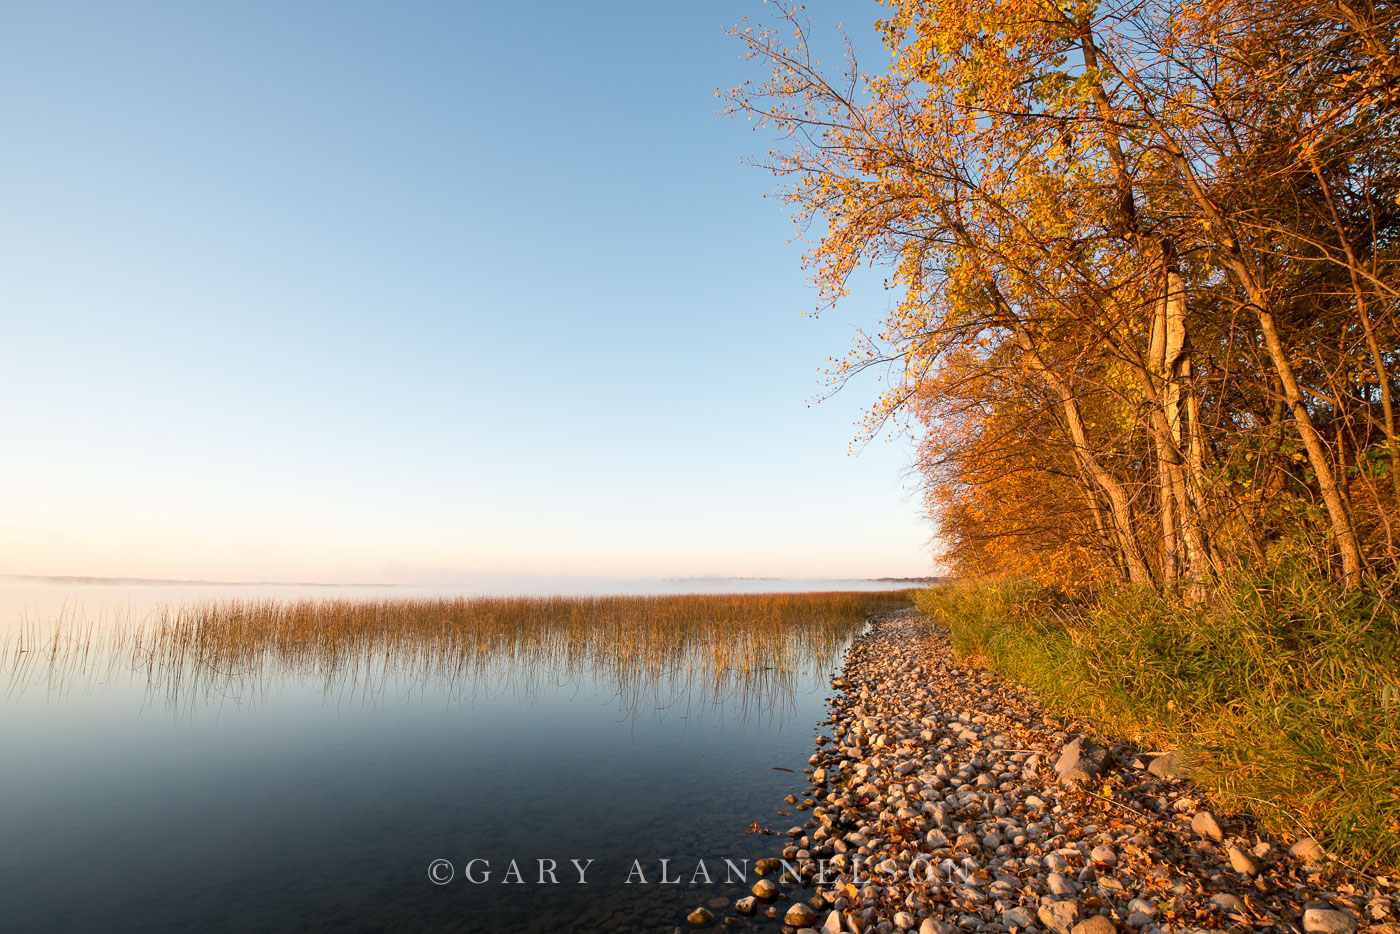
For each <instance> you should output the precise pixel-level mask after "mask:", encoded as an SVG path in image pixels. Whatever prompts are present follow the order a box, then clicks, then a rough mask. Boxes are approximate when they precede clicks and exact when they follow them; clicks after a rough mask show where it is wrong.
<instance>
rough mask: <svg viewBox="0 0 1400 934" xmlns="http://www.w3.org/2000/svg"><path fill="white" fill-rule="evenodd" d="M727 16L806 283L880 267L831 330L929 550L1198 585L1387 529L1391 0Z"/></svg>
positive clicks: (1394, 67)
mask: <svg viewBox="0 0 1400 934" xmlns="http://www.w3.org/2000/svg"><path fill="white" fill-rule="evenodd" d="M773 6H774V8H775V9H776V10H777V11H778V20H779V21H778V22H776V23H775V24H773V27H772V28H761V27H758V26H748V25H744V26H741V27H739V28H738V29H736V30H735V35H736V36H737V37H738V38H739V39H740V41H742V42H743V43H744V45H745V46H746V48H747V51H748V54H749V56H750V58H753V59H756V60H759V61H760V62H762V63H764V64H765V65H766V66H768V68H767V69H765V71H766V75H765V77H764V78H763V79H762V80H757V81H754V82H751V83H749V84H745V85H743V86H741V87H738V88H735V89H733V90H732V91H731V92H730V94H729V99H730V102H731V109H732V110H733V111H735V112H737V113H744V114H748V115H750V116H752V117H755V118H756V119H757V121H758V124H759V125H761V126H766V127H770V128H773V129H776V130H778V131H779V132H780V134H781V137H782V140H781V142H780V143H779V144H778V145H777V146H776V147H775V148H774V149H773V150H772V151H771V152H769V153H768V155H767V157H766V159H765V160H763V162H764V164H765V165H767V166H768V167H769V168H770V169H771V170H772V171H773V172H774V173H776V174H777V176H778V177H779V179H780V181H781V187H782V193H783V197H784V198H786V199H787V200H788V202H789V203H790V204H791V205H792V207H793V209H794V213H795V219H796V220H797V222H798V224H799V226H800V228H801V229H803V230H804V231H810V232H811V233H810V235H809V243H810V250H809V253H808V257H807V258H808V262H809V264H810V267H811V269H812V271H813V274H814V279H815V283H816V285H817V287H818V289H819V292H820V295H821V300H822V301H823V302H824V303H834V302H836V301H838V300H840V299H841V298H843V297H845V296H846V295H847V294H848V291H849V288H850V284H851V277H852V276H853V275H854V274H855V273H856V271H857V270H858V269H860V268H861V267H862V266H864V265H867V264H875V265H884V266H886V267H887V268H888V269H889V278H888V279H887V286H888V287H889V288H891V289H892V290H893V292H894V295H895V300H894V301H893V302H892V303H891V306H890V309H889V311H888V314H887V315H886V317H885V320H883V321H882V322H881V324H880V326H879V328H878V329H877V330H876V331H875V332H873V333H871V334H870V335H868V337H867V338H866V339H863V340H862V341H861V342H860V343H859V344H858V346H857V347H856V348H855V350H854V351H853V352H852V353H851V354H850V355H848V356H847V357H846V358H844V359H843V360H841V361H839V362H838V363H837V365H836V367H835V369H834V371H833V373H832V376H833V378H834V379H835V380H836V381H837V382H840V381H843V380H845V379H846V378H847V377H849V376H850V375H851V374H853V373H855V372H857V371H860V370H863V369H866V368H868V367H870V366H872V365H888V366H890V367H891V368H892V370H893V378H891V379H890V380H888V382H887V383H886V386H887V388H886V390H885V392H884V393H883V395H882V396H881V397H880V399H879V401H878V402H877V403H876V404H875V405H874V406H873V407H872V408H871V410H870V413H869V418H868V423H867V425H866V428H867V430H871V431H874V430H876V429H878V427H879V426H880V425H882V424H884V423H885V422H886V421H887V420H888V419H890V418H899V419H906V420H907V421H908V422H909V423H910V424H913V425H915V426H917V427H918V428H919V435H920V438H921V442H920V447H919V464H918V466H919V469H920V471H921V473H922V474H923V477H924V479H925V481H926V490H927V497H928V503H929V507H930V509H931V510H932V512H933V513H934V515H935V516H936V517H937V520H938V523H939V529H940V538H941V540H942V541H943V542H944V545H945V548H946V556H945V560H946V562H947V564H948V566H949V568H950V569H951V570H952V571H954V572H955V573H957V574H960V575H965V576H987V575H1003V574H1015V575H1032V576H1037V577H1040V578H1042V579H1048V580H1050V581H1053V582H1055V583H1058V584H1061V585H1070V586H1093V585H1099V584H1104V583H1110V582H1123V583H1129V584H1134V585H1140V586H1145V587H1152V588H1156V589H1158V590H1159V591H1162V592H1176V593H1180V594H1181V595H1182V596H1183V597H1184V598H1185V599H1187V600H1188V601H1191V602H1199V601H1203V600H1206V599H1208V598H1209V595H1210V593H1211V592H1212V589H1213V588H1214V587H1216V586H1217V585H1218V584H1219V582H1220V581H1221V580H1222V579H1224V578H1227V577H1229V576H1230V575H1231V574H1232V573H1233V572H1234V570H1235V569H1238V568H1240V567H1242V566H1247V565H1250V564H1252V563H1260V562H1267V561H1274V560H1298V561H1302V562H1306V563H1307V564H1308V565H1309V566H1310V567H1313V568H1316V569H1317V570H1318V572H1319V573H1323V574H1326V575H1329V576H1331V577H1332V578H1333V579H1335V580H1336V582H1337V583H1338V585H1339V586H1342V587H1346V588H1353V587H1357V586H1361V585H1366V586H1370V585H1372V584H1374V583H1376V582H1378V581H1388V580H1391V579H1393V577H1394V573H1395V570H1396V567H1397V559H1400V542H1397V540H1396V535H1397V533H1400V528H1397V527H1396V519H1397V516H1400V469H1397V468H1400V441H1397V438H1396V414H1395V407H1396V398H1395V397H1396V395H1397V391H1400V385H1397V376H1396V368H1397V362H1400V360H1398V359H1397V355H1400V327H1397V315H1396V311H1397V302H1400V282H1397V278H1396V268H1397V266H1396V264H1397V261H1398V260H1400V252H1398V251H1397V247H1400V241H1397V235H1400V171H1398V170H1400V165H1397V160H1398V159H1400V147H1397V120H1398V119H1400V42H1397V26H1398V25H1400V13H1397V11H1396V9H1395V6H1394V5H1393V4H1392V3H1389V2H1384V0H1111V2H1096V0H887V2H886V4H885V6H886V8H887V9H886V11H885V15H884V16H883V18H882V19H881V20H879V21H878V22H877V23H876V24H875V28H876V29H877V30H878V32H879V34H880V37H881V39H882V40H883V47H884V49H885V51H886V52H887V53H888V56H883V55H882V56H880V59H881V60H880V61H879V62H878V67H875V68H869V67H865V65H867V64H868V63H862V62H859V61H857V58H856V56H855V55H854V53H853V52H852V51H851V50H850V46H849V45H848V46H847V52H846V56H845V60H844V62H843V64H842V65H841V66H839V67H837V68H835V69H826V68H824V67H823V66H822V65H820V64H819V62H818V61H817V59H816V55H815V52H814V48H813V47H814V44H815V43H814V42H813V38H812V35H813V33H812V28H811V25H810V23H809V21H808V20H807V18H806V16H805V14H804V13H803V11H802V10H801V9H800V8H793V7H787V6H783V5H781V4H774V5H773Z"/></svg>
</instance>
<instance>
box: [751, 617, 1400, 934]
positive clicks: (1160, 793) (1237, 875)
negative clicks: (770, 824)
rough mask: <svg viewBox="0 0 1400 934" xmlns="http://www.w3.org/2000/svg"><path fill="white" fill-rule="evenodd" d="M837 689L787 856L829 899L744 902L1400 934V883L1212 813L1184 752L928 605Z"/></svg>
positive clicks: (962, 921)
mask: <svg viewBox="0 0 1400 934" xmlns="http://www.w3.org/2000/svg"><path fill="white" fill-rule="evenodd" d="M1066 676H1067V677H1072V676H1073V673H1072V672H1067V673H1066ZM832 686H833V688H834V689H835V690H836V693H835V694H833V696H832V697H831V698H830V699H829V701H828V706H829V707H830V709H831V711H832V716H831V717H830V718H828V719H827V720H824V721H823V722H822V724H821V726H822V727H823V728H827V727H829V728H830V730H829V734H828V735H823V736H820V737H818V739H817V750H816V754H815V755H813V756H812V757H811V759H810V760H809V762H810V766H811V767H810V768H809V769H807V773H808V777H809V778H810V780H811V786H810V789H809V792H808V795H807V797H806V798H805V799H804V801H803V802H802V805H799V807H800V808H802V809H803V810H805V809H806V808H805V807H803V805H806V806H807V807H810V808H811V811H810V814H811V819H809V820H807V821H805V823H804V825H803V826H798V827H793V828H792V829H791V830H789V831H788V835H789V837H790V838H791V840H792V842H791V843H790V845H789V846H787V847H786V848H785V849H784V850H783V857H784V860H785V862H783V863H779V864H778V866H776V867H773V868H774V869H776V870H777V871H778V872H781V873H783V881H785V882H789V883H795V881H796V878H795V877H796V876H800V877H801V879H802V880H803V881H804V882H806V883H808V884H815V893H816V894H814V895H812V896H811V897H810V898H809V899H808V900H807V901H805V902H794V903H793V905H792V906H791V907H789V908H788V909H787V910H786V911H785V912H783V911H774V910H773V909H775V908H780V907H781V906H778V905H774V904H771V902H772V901H773V900H774V898H773V897H774V896H777V897H781V890H779V891H773V890H772V888H770V887H768V886H764V884H763V883H764V882H766V881H767V880H766V879H765V880H761V881H760V882H759V883H758V884H756V885H755V887H754V890H755V896H754V898H746V899H741V900H740V902H739V903H738V904H736V906H735V907H736V909H737V910H739V911H740V912H741V913H745V914H751V913H755V912H756V911H757V910H758V909H759V908H761V907H765V906H766V907H767V912H766V913H768V914H769V916H770V917H774V916H777V917H782V918H783V919H784V920H785V930H787V931H798V932H802V934H806V932H816V931H817V930H818V929H820V931H821V932H822V934H839V932H851V934H870V932H872V931H873V932H877V934H887V932H893V931H904V930H917V931H919V932H920V934H954V932H955V931H959V930H962V931H982V932H986V934H1000V932H1008V934H1019V932H1023V931H1024V932H1027V934H1113V932H1115V931H1130V932H1141V934H1178V932H1195V931H1211V930H1220V929H1232V930H1240V929H1260V930H1263V929H1273V930H1276V931H1291V932H1297V931H1303V932H1307V934H1353V932H1356V931H1369V932H1371V934H1400V924H1397V923H1396V922H1397V920H1400V899H1397V894H1396V890H1395V889H1394V888H1393V887H1391V886H1389V885H1387V884H1383V882H1382V881H1380V880H1377V879H1374V878H1371V877H1367V876H1364V875H1362V874H1360V873H1354V872H1350V871H1348V870H1347V869H1346V868H1345V867H1342V866H1341V865H1340V864H1338V863H1337V862H1336V861H1335V860H1329V859H1328V858H1327V856H1326V854H1325V853H1324V851H1323V850H1322V848H1321V847H1320V846H1319V845H1318V844H1317V843H1316V841H1313V840H1312V839H1311V838H1303V839H1301V840H1290V841H1276V840H1270V839H1267V838H1265V837H1262V836H1260V835H1259V833H1258V832H1257V830H1256V828H1255V827H1254V826H1253V823H1252V821H1251V819H1250V818H1249V816H1248V815H1231V816H1225V815H1220V816H1217V815H1215V814H1212V813H1211V812H1210V810H1209V805H1208V802H1207V801H1206V800H1205V796H1204V793H1203V792H1202V791H1201V790H1200V789H1198V788H1196V787H1195V786H1193V785H1192V784H1191V783H1190V782H1189V781H1188V780H1187V779H1186V778H1184V777H1183V776H1179V775H1176V774H1175V773H1174V772H1173V765H1174V760H1173V758H1172V756H1171V755H1170V754H1169V753H1168V754H1164V755H1154V754H1149V753H1143V752H1140V751H1138V750H1136V749H1134V748H1133V747H1132V746H1131V745H1129V744H1127V743H1112V742H1110V741H1105V740H1103V739H1102V738H1099V737H1097V736H1094V735H1093V734H1092V733H1091V732H1090V731H1089V730H1088V728H1087V727H1086V726H1085V725H1084V724H1082V723H1078V722H1075V721H1070V722H1060V721H1058V720H1055V719H1053V718H1051V717H1050V716H1048V715H1047V714H1045V713H1044V712H1043V711H1042V710H1040V708H1039V706H1038V705H1037V704H1036V702H1035V700H1034V698H1033V697H1032V696H1031V694H1030V692H1029V691H1028V690H1027V689H1025V688H1022V687H1020V686H1018V685H1016V684H1014V683H1011V682H1008V681H1005V680H1003V679H1002V678H1000V677H998V676H995V675H992V674H990V673H988V672H985V671H981V670H979V669H976V668H972V667H969V666H966V665H964V664H962V663H961V662H959V661H958V660H957V659H956V658H955V656H954V655H953V651H952V647H951V644H950V642H949V640H948V638H947V635H946V633H943V632H941V631H936V630H934V629H933V628H932V627H931V625H930V624H929V623H928V621H927V620H925V619H924V618H923V617H921V616H919V615H918V613H917V611H914V610H905V611H900V612H897V613H890V614H883V615H880V616H876V617H874V618H873V619H872V625H871V627H870V629H869V630H868V631H867V632H866V633H865V634H864V635H862V636H860V637H859V638H858V639H857V640H856V642H855V643H854V644H853V645H852V647H851V649H850V651H849V652H848V654H847V657H846V660H845V662H844V665H843V667H842V668H841V670H840V673H839V674H838V675H837V676H836V677H835V678H833V681H832ZM808 801H810V802H811V804H807V802H808ZM857 860H859V862H858V863H857ZM774 862H778V861H776V860H775V861H774ZM823 869H825V876H824V878H823V876H822V875H819V873H820V872H821V871H822V870H823ZM760 888H761V889H763V891H765V892H768V893H769V896H770V897H768V898H764V897H762V896H761V895H760V893H759V889H760ZM807 891H812V890H811V889H808V890H807ZM793 894H794V895H797V894H798V893H797V892H795V891H794V892H793Z"/></svg>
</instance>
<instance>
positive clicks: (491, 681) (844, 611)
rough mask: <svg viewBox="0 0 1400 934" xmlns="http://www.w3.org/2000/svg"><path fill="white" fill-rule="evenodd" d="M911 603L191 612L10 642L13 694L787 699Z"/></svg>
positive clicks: (59, 623)
mask: <svg viewBox="0 0 1400 934" xmlns="http://www.w3.org/2000/svg"><path fill="white" fill-rule="evenodd" d="M908 601H909V595H908V593H907V592H904V591H900V592H885V593H865V592H832V593H802V594H720V595H708V594H695V595H686V596H658V597H592V598H562V597H543V598H533V597H531V598H527V597H521V598H471V599H440V600H376V601H363V600H353V601H351V600H328V601H316V600H304V601H295V602H282V601H260V602H245V601H233V602H220V603H211V604H203V605H195V606H178V607H173V608H170V609H167V610H165V611H163V612H161V613H158V614H156V615H155V616H154V617H153V618H152V619H149V620H146V621H143V622H141V623H139V624H131V623H127V624H124V625H117V626H113V627H101V626H97V625H94V624H92V623H90V622H87V621H84V620H81V619H78V618H76V617H74V616H69V617H68V618H65V619H60V620H56V621H51V623H50V624H49V625H48V626H47V627H41V626H40V625H38V624H31V625H30V626H28V627H27V628H26V630H25V631H23V632H21V633H19V634H16V635H15V636H13V637H11V638H10V639H9V640H8V641H7V642H6V643H5V644H4V645H2V646H0V665H3V667H0V672H3V674H5V675H7V676H8V680H9V685H10V687H9V690H10V691H11V692H14V691H16V690H24V689H26V688H32V687H34V686H35V685H38V684H42V685H43V686H44V688H45V690H47V691H49V692H50V694H51V695H52V694H62V693H63V692H66V691H70V690H72V689H74V687H76V686H78V685H84V684H94V683H97V682H99V681H106V680H110V679H112V678H118V677H121V676H123V675H126V676H131V677H137V678H140V677H142V676H144V678H145V680H146V684H147V688H148V690H149V691H150V692H151V693H152V694H155V695H160V696H161V697H163V699H164V700H165V702H166V703H167V704H169V705H171V706H174V707H177V708H179V707H181V706H186V707H191V706H194V705H198V704H200V703H205V702H207V701H208V700H210V699H211V698H220V697H222V698H226V697H233V696H236V697H239V698H255V697H256V696H257V695H258V694H260V693H262V692H266V691H269V690H272V689H274V688H276V687H277V686H278V685H280V684H284V683H286V682H288V681H289V680H300V681H306V680H308V679H314V680H316V681H319V682H320V683H321V684H322V685H323V688H324V690H325V691H326V692H327V694H336V695H339V696H341V697H349V698H357V699H360V700H362V701H363V700H369V701H373V700H374V699H375V698H376V697H379V696H381V695H384V694H386V693H389V692H393V693H407V692H413V691H427V690H443V691H446V692H447V693H449V694H462V693H468V692H473V691H476V690H478V689H479V688H480V686H481V685H483V684H486V685H492V686H494V688H495V689H497V690H499V689H503V687H502V686H505V687H504V689H510V690H517V691H519V690H524V691H528V690H530V688H531V686H532V684H534V683H538V681H540V680H541V679H550V680H555V681H557V680H561V679H582V678H588V679H591V680H592V682H593V683H595V684H602V685H603V686H605V687H606V688H607V689H610V690H613V691H615V692H617V694H618V696H619V698H620V699H622V700H623V701H624V703H628V704H630V705H632V707H633V708H634V709H641V708H643V707H646V706H666V705H670V704H674V703H676V701H677V698H678V697H683V696H684V697H689V698H692V699H694V698H695V697H696V696H699V697H702V698H704V699H708V700H711V701H714V700H718V699H721V698H725V697H733V696H736V695H737V696H739V697H741V698H742V699H744V700H745V701H752V702H754V704H755V705H756V706H763V705H770V704H772V703H773V702H775V701H779V700H781V699H782V697H783V696H784V695H785V694H786V695H790V693H791V690H792V687H793V684H794V679H795V678H796V677H797V676H798V675H799V673H800V671H802V670H809V671H816V672H821V671H825V670H826V669H827V668H828V667H829V666H830V665H831V664H832V663H833V661H834V655H835V653H836V652H838V651H839V650H840V649H841V647H842V646H844V645H845V644H846V643H847V642H848V640H849V639H850V638H851V637H852V636H853V635H854V633H855V632H856V631H857V630H858V629H859V628H860V627H861V626H862V625H863V624H864V622H865V620H866V618H867V616H868V615H869V614H870V613H871V612H875V611H879V610H882V609H891V608H895V607H898V606H902V605H907V604H908Z"/></svg>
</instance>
